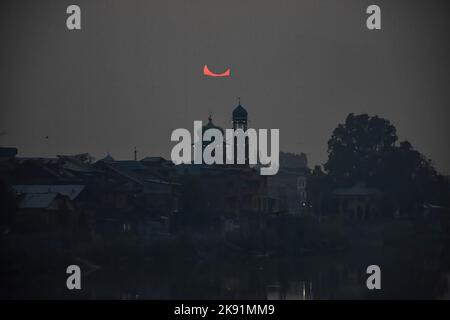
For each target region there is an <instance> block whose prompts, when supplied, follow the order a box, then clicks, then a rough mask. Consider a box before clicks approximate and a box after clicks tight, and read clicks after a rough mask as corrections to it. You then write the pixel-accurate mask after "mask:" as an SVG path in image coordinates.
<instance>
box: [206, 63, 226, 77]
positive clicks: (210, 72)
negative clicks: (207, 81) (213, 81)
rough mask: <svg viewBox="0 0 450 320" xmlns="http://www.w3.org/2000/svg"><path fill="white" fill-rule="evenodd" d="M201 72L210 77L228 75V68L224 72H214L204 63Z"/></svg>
mask: <svg viewBox="0 0 450 320" xmlns="http://www.w3.org/2000/svg"><path fill="white" fill-rule="evenodd" d="M203 74H204V75H205V76H210V77H229V76H230V69H227V70H226V71H225V72H222V73H214V72H212V71H211V70H209V68H208V66H207V65H206V64H205V66H204V67H203Z"/></svg>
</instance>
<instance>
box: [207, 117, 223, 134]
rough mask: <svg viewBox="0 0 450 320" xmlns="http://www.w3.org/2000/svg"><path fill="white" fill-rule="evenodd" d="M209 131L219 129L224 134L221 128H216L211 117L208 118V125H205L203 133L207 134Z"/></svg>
mask: <svg viewBox="0 0 450 320" xmlns="http://www.w3.org/2000/svg"><path fill="white" fill-rule="evenodd" d="M208 129H219V130H220V132H222V133H223V129H222V128H221V127H219V126H216V125H215V124H214V123H213V122H212V118H211V115H210V116H209V117H208V123H207V124H206V125H204V126H203V127H202V132H205V131H206V130H208Z"/></svg>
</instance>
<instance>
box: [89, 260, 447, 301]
mask: <svg viewBox="0 0 450 320" xmlns="http://www.w3.org/2000/svg"><path fill="white" fill-rule="evenodd" d="M369 260H370V258H367V257H366V258H365V257H364V256H361V255H350V256H340V257H336V256H319V257H314V258H308V259H300V258H292V257H289V258H287V257H284V258H282V257H268V258H265V259H255V258H254V257H247V258H240V259H238V260H227V259H219V260H210V261H208V262H201V263H195V262H194V263H192V264H185V265H183V268H178V269H171V270H164V268H163V269H158V268H159V267H161V266H157V265H154V266H152V267H150V268H130V269H122V270H100V271H98V272H95V273H93V274H91V275H90V276H89V277H88V278H89V279H87V280H86V285H85V286H84V288H85V289H86V291H85V293H86V294H87V297H88V298H93V299H99V298H100V299H102V298H114V299H268V300H310V299H362V298H369V299H379V298H383V299H399V298H401V299H404V298H411V299H415V298H439V297H440V298H445V297H447V298H448V297H449V294H448V285H447V280H448V275H449V274H448V273H447V274H439V273H430V272H429V270H427V268H423V266H425V265H427V264H429V263H430V262H429V261H428V262H427V263H419V264H417V265H416V266H415V267H414V266H411V265H410V264H409V261H408V260H406V261H403V262H402V261H400V260H395V261H387V260H380V259H379V260H378V261H382V262H383V263H381V268H382V272H383V274H382V290H375V291H371V290H368V289H367V288H366V279H367V275H366V273H365V271H366V267H367V265H369V264H370V261H369ZM407 265H409V268H406V266H407ZM442 281H444V282H445V284H446V285H443V284H442Z"/></svg>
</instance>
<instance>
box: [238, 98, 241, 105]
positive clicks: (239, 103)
mask: <svg viewBox="0 0 450 320" xmlns="http://www.w3.org/2000/svg"><path fill="white" fill-rule="evenodd" d="M240 105H241V97H238V106H240Z"/></svg>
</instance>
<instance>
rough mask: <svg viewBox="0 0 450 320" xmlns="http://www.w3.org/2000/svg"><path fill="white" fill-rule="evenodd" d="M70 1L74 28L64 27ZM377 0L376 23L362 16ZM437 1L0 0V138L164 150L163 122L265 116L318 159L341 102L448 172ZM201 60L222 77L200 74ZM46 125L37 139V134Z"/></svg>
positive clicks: (445, 67) (449, 98) (95, 149)
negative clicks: (237, 111) (241, 112)
mask: <svg viewBox="0 0 450 320" xmlns="http://www.w3.org/2000/svg"><path fill="white" fill-rule="evenodd" d="M69 4H78V5H79V6H80V7H81V10H82V30H81V31H68V30H67V28H66V17H67V14H66V8H67V6H68V5H69ZM370 4H378V5H379V6H380V7H381V18H382V30H381V31H369V30H367V28H366V17H367V15H366V13H365V11H366V8H367V6H368V5H370ZM447 9H448V5H445V1H406V0H405V1H400V0H397V1H378V0H376V1H372V0H371V1H361V0H360V1H348V0H346V1H337V0H327V1H325V0H309V1H301V0H296V1H294V0H292V1H282V0H279V1H275V0H270V1H269V0H251V1H246V0H228V1H224V0H158V1H151V0H141V1H135V0H126V1H125V0H122V1H80V0H76V1H17V0H16V1H4V0H2V2H1V4H0V25H1V28H0V45H1V50H0V57H1V59H0V68H1V69H0V71H1V72H0V88H1V89H0V90H1V91H0V93H1V94H0V108H1V109H0V132H3V134H1V135H0V145H2V146H16V147H18V148H19V154H20V155H22V156H37V155H43V156H49V155H50V156H53V155H55V154H74V153H81V152H89V153H91V154H93V155H94V156H96V157H97V158H100V157H103V156H105V154H106V153H107V152H109V153H110V154H111V155H112V156H114V157H116V158H118V159H127V158H129V159H131V158H132V157H133V148H134V146H137V148H138V150H139V157H144V156H148V155H163V156H166V157H168V156H169V155H170V150H171V148H172V146H173V144H172V143H171V142H170V134H171V132H172V130H174V129H176V128H181V127H184V128H189V129H190V130H192V125H193V121H194V120H200V119H201V120H204V121H207V117H208V113H209V112H211V113H212V116H213V120H214V122H215V123H216V124H218V125H221V126H223V127H229V125H230V120H231V112H232V109H233V108H234V107H235V106H236V104H237V102H236V101H237V100H236V97H238V96H241V97H242V104H243V106H244V107H245V108H246V109H247V110H248V112H249V118H250V121H251V122H250V126H251V127H255V128H268V129H269V128H279V129H280V146H281V149H282V150H284V151H291V152H306V153H307V154H308V157H309V160H310V163H311V164H317V163H323V162H324V161H326V157H327V153H326V148H327V140H328V139H329V138H330V136H331V132H332V130H333V129H334V128H335V127H336V125H337V124H338V123H339V122H342V121H343V120H344V119H345V117H346V115H347V114H348V113H350V112H354V113H363V112H365V113H369V114H371V115H374V114H377V115H379V116H381V117H385V118H387V119H389V120H390V121H392V123H393V124H394V125H395V126H396V127H397V130H398V134H399V136H400V138H401V139H408V140H409V141H410V142H411V143H412V144H413V145H414V146H415V147H416V148H417V149H418V150H419V151H421V152H422V153H424V154H425V155H427V156H429V157H430V158H431V159H433V161H434V163H435V164H436V166H437V168H438V169H439V170H441V171H443V172H445V173H450V151H449V147H450V146H449V139H448V138H449V133H450V129H449V120H450V117H449V115H450V112H449V107H450V103H449V102H450V74H449V70H450V68H449V67H450V66H449V64H450V62H449V57H450V45H449V36H448V35H449V34H448V31H449V24H450V21H449V19H448V15H449V10H447ZM204 64H208V66H210V68H211V69H212V70H214V71H216V72H222V71H224V70H225V69H226V68H227V67H230V68H231V74H232V75H231V77H230V78H205V77H204V76H203V75H202V68H203V65H204ZM46 136H48V137H49V138H48V139H45V137H46Z"/></svg>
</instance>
